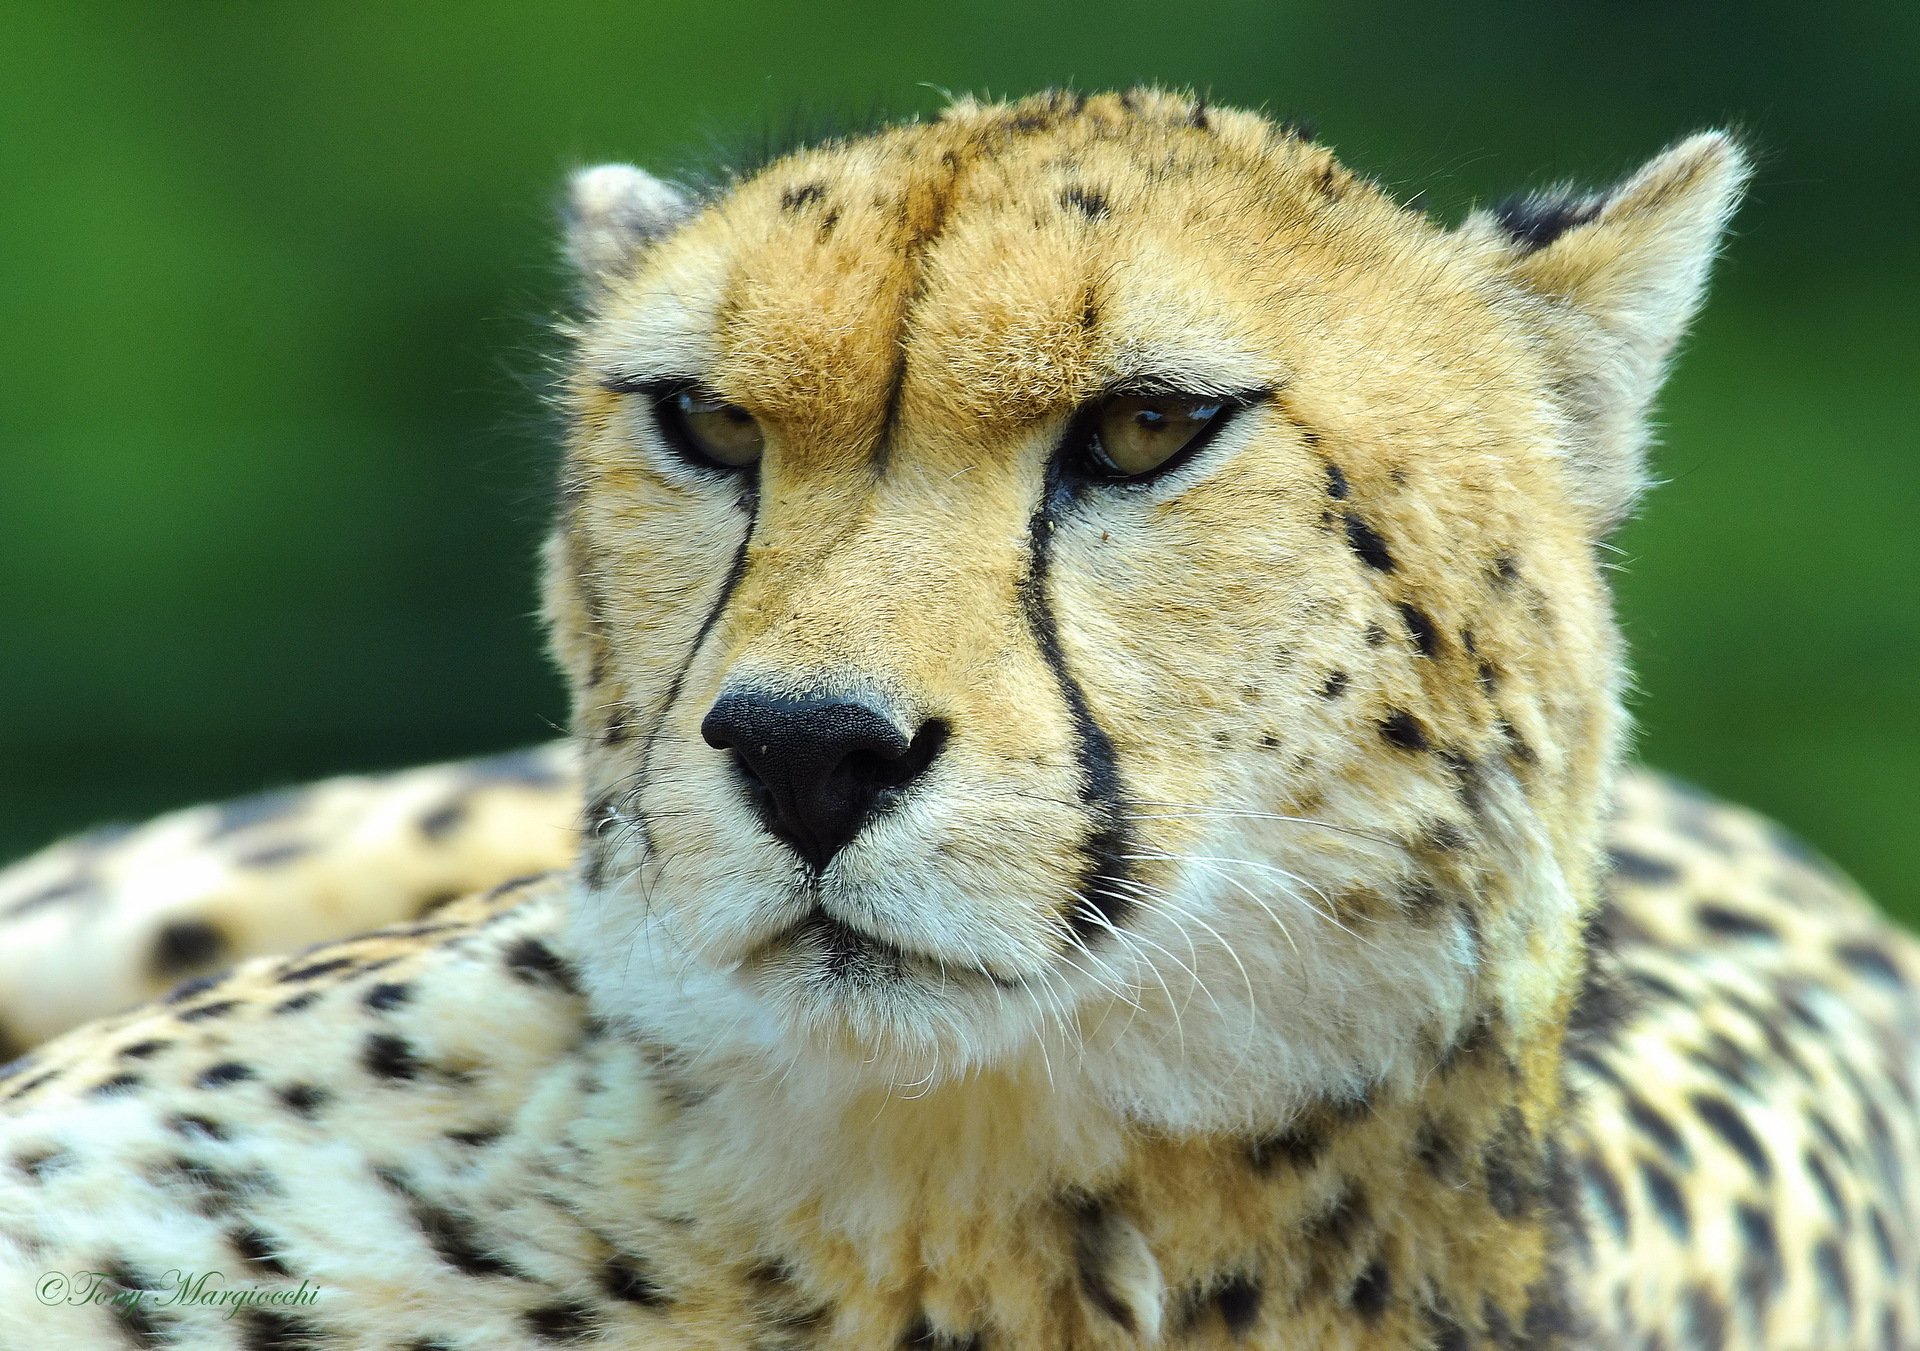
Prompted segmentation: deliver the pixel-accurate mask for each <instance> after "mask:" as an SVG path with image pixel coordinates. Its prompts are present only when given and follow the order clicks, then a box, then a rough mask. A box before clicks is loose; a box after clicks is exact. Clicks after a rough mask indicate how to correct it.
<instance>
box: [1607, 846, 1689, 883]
mask: <svg viewBox="0 0 1920 1351" xmlns="http://www.w3.org/2000/svg"><path fill="white" fill-rule="evenodd" d="M1607 864H1608V866H1609V867H1610V868H1611V869H1612V870H1613V875H1614V876H1615V877H1618V878H1622V879H1624V880H1626V881H1628V882H1632V883H1634V884H1636V885H1638V886H1643V887H1664V886H1672V885H1673V884H1674V883H1675V882H1678V881H1679V880H1680V869H1678V868H1677V867H1675V866H1674V865H1673V864H1671V863H1668V862H1667V861H1666V860H1664V859H1657V858H1653V857H1651V856H1649V855H1647V854H1643V853H1641V852H1639V851H1638V850H1636V849H1622V848H1619V847H1617V846H1616V847H1614V848H1611V849H1609V850H1607Z"/></svg>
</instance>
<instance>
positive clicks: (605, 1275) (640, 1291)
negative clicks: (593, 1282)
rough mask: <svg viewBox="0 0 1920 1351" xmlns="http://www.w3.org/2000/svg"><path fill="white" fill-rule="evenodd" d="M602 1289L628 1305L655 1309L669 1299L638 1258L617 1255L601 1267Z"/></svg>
mask: <svg viewBox="0 0 1920 1351" xmlns="http://www.w3.org/2000/svg"><path fill="white" fill-rule="evenodd" d="M600 1288H601V1289H602V1290H604V1291H606V1292H607V1294H608V1295H609V1296H611V1297H612V1298H614V1299H617V1300H622V1301H624V1302H625V1303H628V1304H644V1305H646V1306H648V1307H649V1308H655V1307H658V1306H659V1305H662V1304H665V1303H666V1302H667V1297H666V1295H665V1294H664V1293H662V1292H661V1289H660V1287H659V1286H658V1285H656V1284H655V1283H654V1280H653V1274H652V1273H651V1272H650V1271H648V1270H647V1267H646V1264H645V1263H644V1262H642V1261H641V1260H640V1259H639V1258H637V1257H629V1256H626V1255H624V1254H618V1253H616V1254H615V1255H614V1256H612V1257H609V1258H608V1259H607V1260H606V1261H605V1262H603V1263H602V1264H601V1266H600Z"/></svg>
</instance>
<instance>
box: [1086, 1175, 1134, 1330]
mask: <svg viewBox="0 0 1920 1351" xmlns="http://www.w3.org/2000/svg"><path fill="white" fill-rule="evenodd" d="M1073 1209H1074V1211H1075V1216H1074V1219H1075V1224H1074V1240H1073V1253H1074V1262H1075V1265H1076V1266H1077V1267H1078V1269H1079V1273H1080V1289H1081V1290H1082V1291H1083V1292H1084V1293H1085V1294H1086V1296H1087V1299H1088V1300H1089V1301H1091V1302H1092V1304H1093V1306H1094V1308H1096V1309H1098V1310H1099V1311H1100V1312H1101V1313H1103V1314H1105V1315H1106V1316H1107V1317H1108V1318H1110V1319H1112V1320H1113V1321H1114V1322H1115V1323H1117V1324H1119V1325H1120V1327H1121V1328H1122V1329H1123V1330H1124V1331H1126V1332H1127V1333H1129V1334H1132V1333H1133V1332H1135V1331H1136V1330H1137V1324H1136V1322H1135V1319H1134V1316H1133V1309H1132V1307H1131V1306H1130V1305H1129V1304H1128V1303H1127V1302H1126V1301H1125V1300H1123V1299H1121V1298H1120V1295H1119V1293H1118V1292H1117V1291H1116V1290H1114V1288H1113V1287H1112V1286H1111V1285H1110V1284H1108V1281H1107V1271H1108V1268H1109V1267H1110V1266H1111V1265H1112V1261H1113V1252H1112V1249H1111V1244H1112V1241H1113V1238H1112V1236H1113V1232H1114V1227H1115V1223H1116V1222H1115V1220H1114V1217H1113V1215H1112V1212H1111V1211H1109V1210H1108V1208H1107V1207H1106V1205H1104V1204H1103V1203H1101V1202H1098V1201H1094V1200H1091V1199H1083V1200H1079V1201H1076V1202H1074V1203H1073Z"/></svg>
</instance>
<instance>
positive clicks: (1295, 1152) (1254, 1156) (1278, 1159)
mask: <svg viewBox="0 0 1920 1351" xmlns="http://www.w3.org/2000/svg"><path fill="white" fill-rule="evenodd" d="M1327 1143H1328V1141H1327V1134H1326V1132H1325V1131H1322V1130H1316V1129H1314V1128H1313V1127H1311V1126H1307V1125H1296V1126H1294V1127H1293V1128H1292V1129H1290V1130H1285V1131H1281V1132H1280V1133H1279V1134H1277V1135H1268V1136H1265V1137H1263V1138H1261V1139H1259V1140H1255V1141H1254V1142H1253V1143H1252V1144H1251V1145H1249V1146H1247V1161H1248V1162H1249V1163H1251V1164H1252V1165H1253V1166H1254V1169H1255V1170H1256V1171H1258V1172H1261V1173H1270V1172H1272V1171H1273V1170H1274V1169H1275V1168H1276V1167H1279V1166H1281V1165H1285V1166H1286V1167H1288V1168H1311V1167H1312V1166H1313V1165H1314V1164H1315V1163H1316V1162H1318V1161H1319V1159H1320V1156H1321V1155H1322V1154H1324V1153H1326V1152H1327Z"/></svg>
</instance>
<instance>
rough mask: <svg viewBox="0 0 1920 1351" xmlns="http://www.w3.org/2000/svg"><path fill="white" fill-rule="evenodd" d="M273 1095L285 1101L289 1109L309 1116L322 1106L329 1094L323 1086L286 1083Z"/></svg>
mask: <svg viewBox="0 0 1920 1351" xmlns="http://www.w3.org/2000/svg"><path fill="white" fill-rule="evenodd" d="M275 1096H276V1097H278V1098H279V1099H280V1101H281V1102H283V1103H285V1104H286V1105H287V1107H288V1109H289V1110H291V1111H293V1112H295V1113H297V1114H298V1115H300V1116H307V1117H310V1116H312V1115H313V1114H314V1112H315V1111H316V1110H318V1109H319V1108H320V1107H321V1106H323V1105H324V1104H325V1103H326V1101H327V1099H328V1097H329V1096H331V1095H330V1094H328V1092H327V1091H326V1090H325V1089H324V1088H315V1087H314V1086H313V1085H312V1084H288V1085H287V1086H286V1087H285V1088H282V1089H279V1090H278V1091H277V1092H276V1093H275Z"/></svg>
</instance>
